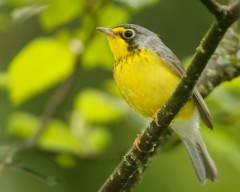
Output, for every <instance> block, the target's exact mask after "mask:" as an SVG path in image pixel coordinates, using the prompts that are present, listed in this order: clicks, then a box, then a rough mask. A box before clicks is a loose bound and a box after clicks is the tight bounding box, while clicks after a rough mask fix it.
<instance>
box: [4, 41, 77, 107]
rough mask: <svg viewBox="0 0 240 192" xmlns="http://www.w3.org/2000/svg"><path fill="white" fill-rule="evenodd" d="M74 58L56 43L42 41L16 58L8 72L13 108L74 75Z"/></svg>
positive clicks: (68, 51)
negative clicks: (14, 105)
mask: <svg viewBox="0 0 240 192" xmlns="http://www.w3.org/2000/svg"><path fill="white" fill-rule="evenodd" d="M73 65H74V55H73V53H72V52H71V50H70V48H69V47H68V46H67V45H66V44H64V43H62V42H59V41H57V40H54V39H50V38H49V39H48V38H39V39H36V40H34V41H33V42H31V43H30V44H28V45H27V46H26V47H25V48H24V49H23V50H22V51H21V52H20V53H18V55H16V56H15V58H14V59H13V61H12V63H11V64H10V67H9V69H8V76H9V92H10V97H11V100H12V102H13V103H14V104H20V103H22V102H24V101H26V100H27V99H29V98H31V97H32V96H34V95H36V94H38V93H40V92H42V91H44V90H46V89H47V88H49V87H51V86H53V85H55V84H56V83H58V82H59V81H61V80H62V79H64V78H65V77H66V76H67V75H69V74H70V73H71V71H72V70H73Z"/></svg>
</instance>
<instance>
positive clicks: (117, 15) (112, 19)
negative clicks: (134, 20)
mask: <svg viewBox="0 0 240 192" xmlns="http://www.w3.org/2000/svg"><path fill="white" fill-rule="evenodd" d="M129 17H130V15H129V13H128V11H127V9H124V8H123V7H120V6H115V5H113V4H109V5H108V6H105V7H103V9H101V11H99V13H98V19H99V25H100V26H103V27H104V26H105V27H114V26H116V25H119V24H121V23H126V22H127V21H128V20H129Z"/></svg>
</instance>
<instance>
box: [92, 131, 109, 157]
mask: <svg viewBox="0 0 240 192" xmlns="http://www.w3.org/2000/svg"><path fill="white" fill-rule="evenodd" d="M110 138H111V136H110V134H109V132H108V131H107V128H105V127H94V128H93V129H92V130H91V132H90V133H89V135H88V143H89V146H90V147H89V148H91V151H94V152H95V153H96V152H100V151H102V150H103V149H105V148H106V146H107V144H108V143H109V140H110Z"/></svg>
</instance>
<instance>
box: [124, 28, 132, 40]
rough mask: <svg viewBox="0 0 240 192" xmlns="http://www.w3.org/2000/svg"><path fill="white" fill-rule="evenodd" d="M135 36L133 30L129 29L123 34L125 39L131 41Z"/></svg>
mask: <svg viewBox="0 0 240 192" xmlns="http://www.w3.org/2000/svg"><path fill="white" fill-rule="evenodd" d="M134 36H135V31H134V30H132V29H127V30H126V31H124V33H123V37H124V38H125V39H131V38H133V37H134Z"/></svg>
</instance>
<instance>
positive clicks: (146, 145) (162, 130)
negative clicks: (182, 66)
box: [99, 0, 240, 192]
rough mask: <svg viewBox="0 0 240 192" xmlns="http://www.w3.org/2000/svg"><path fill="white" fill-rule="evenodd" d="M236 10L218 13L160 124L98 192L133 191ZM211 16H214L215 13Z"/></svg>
mask: <svg viewBox="0 0 240 192" xmlns="http://www.w3.org/2000/svg"><path fill="white" fill-rule="evenodd" d="M202 1H203V0H202ZM204 2H209V4H207V5H208V6H207V7H208V8H210V5H211V6H214V8H216V6H217V7H219V6H218V5H217V4H213V3H214V2H215V1H204ZM204 4H205V5H206V3H204ZM221 7H223V6H221ZM239 7H240V2H236V3H235V4H234V5H230V6H228V7H227V9H226V8H225V7H224V10H223V9H222V8H221V10H220V11H219V12H224V16H223V15H221V17H216V18H217V20H216V21H215V22H214V23H213V25H212V26H211V27H210V29H209V31H208V32H207V34H206V35H205V37H204V38H203V40H202V42H201V43H200V45H199V46H198V48H197V51H196V53H195V55H194V56H193V59H192V61H191V64H190V65H189V67H188V69H187V71H186V72H185V74H184V75H183V77H182V79H181V81H180V83H179V85H178V86H177V88H176V90H175V92H174V93H173V95H172V97H171V98H170V99H169V100H168V102H167V103H166V105H165V106H164V107H163V108H162V109H161V110H160V111H159V113H158V119H159V120H158V121H157V122H155V121H152V122H151V123H150V125H149V126H148V127H147V128H146V130H145V131H144V132H143V134H142V136H141V138H140V141H139V147H140V149H141V151H138V150H137V149H135V148H133V147H131V148H130V149H129V151H128V152H127V154H126V155H125V156H124V158H123V160H122V161H121V162H120V164H119V165H118V166H117V167H116V168H115V170H114V171H113V173H112V174H111V175H110V177H109V178H108V179H107V180H106V182H105V183H104V184H103V186H102V187H101V188H100V190H99V192H118V191H130V190H131V189H132V188H133V186H134V185H135V184H136V182H137V181H138V179H139V177H140V176H141V175H142V173H143V171H144V170H145V169H146V168H147V167H148V164H149V162H150V161H151V159H152V157H153V156H154V155H155V154H156V153H157V151H158V149H159V148H160V147H161V146H162V145H163V144H164V143H165V142H166V141H167V140H168V137H169V136H170V134H171V130H170V129H168V125H169V124H170V123H171V121H172V119H173V118H174V117H175V115H176V114H177V113H178V111H179V110H180V109H181V107H183V105H184V104H185V103H186V102H187V101H188V99H189V97H190V96H191V93H192V91H193V88H194V86H195V84H196V82H197V80H198V78H199V77H200V75H201V73H202V72H203V70H204V68H205V66H206V64H207V62H208V60H209V59H210V57H211V55H213V53H214V51H215V49H216V47H217V46H218V44H219V42H220V40H221V39H222V38H223V36H224V34H225V32H226V31H227V29H228V28H229V26H230V25H231V24H232V23H234V22H235V21H236V20H237V19H238V18H239V14H238V13H237V11H236V10H237V9H238V8H239ZM212 12H213V13H215V12H216V11H212Z"/></svg>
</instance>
